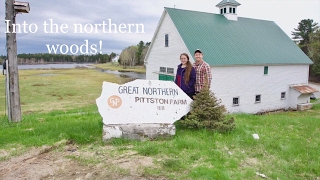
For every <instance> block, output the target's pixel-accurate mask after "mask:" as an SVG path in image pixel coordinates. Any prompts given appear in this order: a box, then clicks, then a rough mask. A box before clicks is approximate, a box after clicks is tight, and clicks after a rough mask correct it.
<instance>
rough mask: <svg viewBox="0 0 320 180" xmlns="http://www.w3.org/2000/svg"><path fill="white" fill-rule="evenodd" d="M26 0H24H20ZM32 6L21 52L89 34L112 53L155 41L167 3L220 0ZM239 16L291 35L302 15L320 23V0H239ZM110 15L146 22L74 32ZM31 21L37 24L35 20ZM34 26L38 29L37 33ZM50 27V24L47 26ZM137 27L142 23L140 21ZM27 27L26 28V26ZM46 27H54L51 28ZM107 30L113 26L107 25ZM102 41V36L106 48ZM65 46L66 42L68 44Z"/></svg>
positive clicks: (200, 0)
mask: <svg viewBox="0 0 320 180" xmlns="http://www.w3.org/2000/svg"><path fill="white" fill-rule="evenodd" d="M21 1H23V0H21ZM26 1H28V2H29V4H30V7H31V10H30V13H29V14H18V15H17V18H16V23H17V24H23V23H24V22H25V23H26V24H28V25H29V26H26V32H27V33H26V32H22V33H18V34H17V42H18V53H19V54H21V53H48V49H47V47H46V45H52V44H60V45H62V44H66V45H68V46H69V47H70V46H71V45H72V44H74V46H73V48H74V49H73V50H74V51H75V50H76V49H75V48H76V47H75V46H78V47H80V46H81V45H82V44H85V40H87V42H88V45H89V50H90V46H91V45H92V44H96V45H97V46H96V47H95V46H93V49H97V52H100V51H101V52H102V53H107V54H110V53H111V52H116V53H120V52H121V50H122V49H124V48H125V47H128V46H130V45H136V44H138V43H139V41H140V40H142V41H144V42H150V41H151V40H152V37H153V34H154V32H155V29H156V27H157V24H158V22H159V20H160V17H161V14H162V12H163V8H164V7H172V8H173V7H175V8H178V9H187V10H194V11H202V12H212V13H215V14H219V9H218V8H217V7H215V6H216V4H218V3H219V2H220V1H221V0H92V1H87V0H68V1H67V0H54V1H53V0H41V1H39V0H26ZM238 2H239V3H240V4H241V5H240V6H239V7H238V12H237V14H238V16H239V17H246V18H253V19H261V20H271V21H274V22H275V23H276V24H277V25H278V26H279V27H280V28H281V29H282V30H283V31H284V32H285V33H286V34H287V35H288V36H289V37H290V38H291V37H292V36H291V31H293V29H294V28H296V27H297V26H298V23H299V22H300V21H301V20H302V19H313V20H314V22H317V23H319V24H320V0H239V1H238ZM0 19H1V21H2V22H1V26H0V55H1V54H2V55H6V48H5V46H6V39H5V38H6V36H5V32H6V24H5V21H4V19H5V3H4V1H2V5H1V6H0ZM50 19H52V21H53V23H56V24H58V25H59V26H60V25H62V24H65V25H64V26H68V27H67V28H63V29H62V30H63V31H64V32H66V31H67V30H68V32H67V33H63V32H61V31H60V33H45V32H44V26H43V23H44V22H45V21H46V22H47V23H49V20H50ZM109 20H111V22H112V23H114V24H116V25H118V26H119V25H120V24H121V23H123V24H126V25H127V26H126V28H124V29H123V32H124V31H127V32H128V31H129V29H128V24H140V25H141V24H142V25H143V27H144V32H142V29H141V26H140V29H139V30H138V32H139V33H136V30H135V27H134V26H132V30H131V31H132V33H120V32H119V31H118V32H117V33H115V32H112V33H110V32H108V33H105V32H103V31H102V28H101V27H100V29H98V30H99V31H98V32H97V33H74V30H75V29H74V27H73V26H74V24H82V25H83V26H84V25H86V24H91V25H94V24H102V23H103V21H105V23H106V24H108V22H109ZM30 24H33V25H32V26H30ZM35 26H37V27H38V30H37V31H36V32H35V33H31V32H29V28H31V29H30V30H31V31H35ZM47 27H49V26H47ZM136 27H138V26H136ZM22 30H24V29H22ZM47 31H49V30H48V29H47ZM106 31H108V29H106ZM99 41H101V42H102V45H101V49H100V44H99ZM63 50H64V51H65V50H66V49H65V47H64V49H63Z"/></svg>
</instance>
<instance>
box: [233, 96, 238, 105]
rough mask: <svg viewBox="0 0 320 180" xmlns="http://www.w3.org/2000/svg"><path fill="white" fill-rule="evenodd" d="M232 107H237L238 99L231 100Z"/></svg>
mask: <svg viewBox="0 0 320 180" xmlns="http://www.w3.org/2000/svg"><path fill="white" fill-rule="evenodd" d="M232 104H233V106H239V97H234V98H233V100H232Z"/></svg>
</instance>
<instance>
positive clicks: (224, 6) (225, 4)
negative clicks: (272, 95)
mask: <svg viewBox="0 0 320 180" xmlns="http://www.w3.org/2000/svg"><path fill="white" fill-rule="evenodd" d="M240 5H241V4H240V3H238V2H237V1H235V0H223V1H221V2H220V3H219V4H217V5H216V7H218V8H219V10H220V14H222V15H224V16H225V17H226V18H227V19H229V20H233V21H237V20H238V16H237V7H238V6H240Z"/></svg>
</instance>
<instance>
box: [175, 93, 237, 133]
mask: <svg viewBox="0 0 320 180" xmlns="http://www.w3.org/2000/svg"><path fill="white" fill-rule="evenodd" d="M225 114H226V108H225V106H224V105H222V104H221V100H217V99H216V97H215V95H214V93H213V92H211V91H210V90H209V88H203V89H202V90H201V91H200V92H199V93H198V94H197V95H196V96H195V97H194V101H193V102H192V103H191V106H190V113H189V114H188V115H187V116H186V117H185V119H184V120H181V122H180V123H181V124H182V125H184V126H187V127H189V128H196V129H202V128H207V129H211V130H215V131H219V132H227V131H232V130H234V129H235V122H234V118H233V117H231V118H230V119H228V118H226V116H225Z"/></svg>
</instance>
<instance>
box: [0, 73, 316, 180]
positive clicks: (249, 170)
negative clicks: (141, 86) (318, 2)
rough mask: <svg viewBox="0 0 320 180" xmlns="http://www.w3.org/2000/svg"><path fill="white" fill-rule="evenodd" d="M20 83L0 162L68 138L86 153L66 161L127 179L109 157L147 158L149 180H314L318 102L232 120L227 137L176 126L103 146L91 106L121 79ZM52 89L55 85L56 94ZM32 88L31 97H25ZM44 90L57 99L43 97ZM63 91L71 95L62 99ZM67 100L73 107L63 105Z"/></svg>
mask: <svg viewBox="0 0 320 180" xmlns="http://www.w3.org/2000/svg"><path fill="white" fill-rule="evenodd" d="M39 73H40V74H41V73H46V74H49V73H50V74H61V76H63V78H62V77H59V76H58V75H56V76H51V77H41V78H43V79H41V78H40V77H39V76H37V74H39ZM82 74H83V75H82ZM101 74H102V73H101ZM79 76H80V77H79ZM20 77H21V79H20V87H21V91H22V92H21V99H22V101H23V102H24V103H25V104H24V106H23V107H22V110H23V119H22V121H21V122H20V123H10V122H8V120H7V117H6V116H4V114H2V115H1V116H0V161H5V160H8V159H10V157H13V156H18V155H21V154H23V153H24V152H26V151H27V150H28V149H30V148H32V147H40V146H44V145H49V146H50V145H54V144H56V143H57V142H61V141H65V140H72V141H73V142H75V143H76V144H77V146H79V149H78V151H79V152H89V153H88V154H91V155H90V156H69V158H70V159H72V160H75V161H78V162H79V163H82V164H84V165H85V166H93V165H97V164H100V165H101V164H104V165H103V166H101V167H104V168H107V167H110V168H109V171H111V172H113V173H118V174H122V175H123V176H129V177H130V173H131V172H130V171H129V170H128V169H126V168H123V167H118V166H117V165H116V164H112V165H109V164H108V162H110V159H112V158H115V159H121V158H128V159H130V158H134V157H136V156H141V157H150V158H152V159H153V164H154V165H153V166H147V167H141V168H142V169H141V171H139V172H140V174H141V176H143V177H146V178H147V179H148V177H150V178H153V179H158V178H159V179H161V178H167V179H201V180H202V179H232V180H233V179H261V177H259V176H257V175H256V172H259V173H262V174H265V175H266V176H267V177H268V179H281V180H283V179H290V180H291V179H316V178H319V177H320V171H319V167H320V150H319V144H320V138H319V137H320V104H314V107H313V108H312V109H311V110H307V111H303V112H299V111H292V112H291V111H288V112H279V113H270V114H265V115H249V114H235V115H234V117H235V119H236V129H235V131H233V132H230V133H226V134H221V133H217V132H212V131H208V130H191V129H184V128H183V127H182V126H181V125H180V124H179V121H178V122H176V135H175V136H172V137H169V138H162V139H157V140H153V141H134V140H127V139H112V140H109V141H108V142H102V118H101V116H100V114H99V113H98V111H97V107H96V105H95V102H94V100H95V99H96V98H97V97H98V96H99V95H100V93H101V85H102V81H103V80H111V81H113V82H121V80H119V79H116V78H115V77H113V76H108V75H106V74H102V75H100V74H99V73H96V72H95V71H93V70H82V69H76V70H70V71H69V70H47V71H45V70H43V71H39V72H38V71H20ZM95 78H97V79H96V80H94V79H95ZM109 78H110V79H109ZM60 81H61V85H60V84H59V82H60ZM71 82H72V83H71ZM73 82H76V83H75V84H76V85H75V84H74V83H73ZM32 84H45V85H46V84H50V86H49V85H48V86H47V88H48V89H46V88H44V89H38V88H39V87H41V86H32ZM57 85H60V86H59V88H57V89H55V88H56V87H55V86H57ZM86 86H88V87H86ZM22 89H23V90H22ZM54 89H55V90H54ZM83 89H85V90H83ZM35 90H38V94H37V96H35V95H32V96H31V95H30V93H32V91H35ZM49 91H51V92H55V93H56V94H58V95H60V96H61V97H62V99H59V98H56V97H55V96H49V97H46V96H48V95H47V94H48V92H49ZM66 93H72V94H74V95H73V96H65V94H66ZM74 96H76V98H74ZM2 98H3V97H2ZM79 98H80V100H79ZM2 100H3V99H2ZM0 102H1V101H0ZM67 102H70V104H73V105H72V106H69V105H68V106H66V105H64V103H67ZM57 104H58V105H57ZM59 104H60V105H59ZM43 105H46V106H49V107H51V108H50V109H49V110H48V109H46V108H48V107H43ZM65 107H67V108H65ZM1 108H4V106H2V107H1ZM26 111H27V112H26ZM254 133H256V134H258V135H259V136H260V139H259V140H255V139H254V138H253V137H252V134H254ZM58 150H59V149H58ZM3 152H6V153H7V155H6V156H4V155H3V154H4V153H3ZM132 152H133V153H132Z"/></svg>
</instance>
